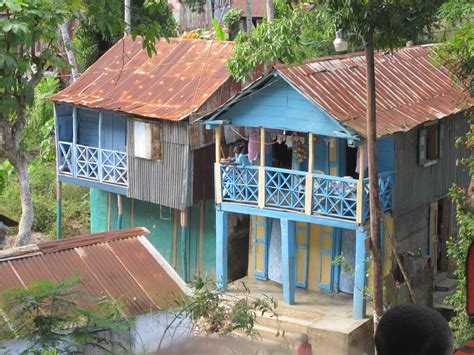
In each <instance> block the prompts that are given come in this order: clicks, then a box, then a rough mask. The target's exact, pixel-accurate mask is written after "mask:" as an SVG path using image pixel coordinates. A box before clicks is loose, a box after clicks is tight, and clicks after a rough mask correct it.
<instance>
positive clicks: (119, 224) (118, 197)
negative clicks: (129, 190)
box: [117, 194, 123, 229]
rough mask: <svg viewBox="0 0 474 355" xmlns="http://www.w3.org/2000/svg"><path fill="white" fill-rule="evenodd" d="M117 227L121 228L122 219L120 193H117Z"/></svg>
mask: <svg viewBox="0 0 474 355" xmlns="http://www.w3.org/2000/svg"><path fill="white" fill-rule="evenodd" d="M117 212H118V213H117V229H122V220H123V206H122V195H120V194H117Z"/></svg>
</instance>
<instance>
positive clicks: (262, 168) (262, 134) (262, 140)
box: [258, 127, 265, 208]
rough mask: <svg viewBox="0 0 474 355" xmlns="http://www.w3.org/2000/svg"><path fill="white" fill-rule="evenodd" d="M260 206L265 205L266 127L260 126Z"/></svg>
mask: <svg viewBox="0 0 474 355" xmlns="http://www.w3.org/2000/svg"><path fill="white" fill-rule="evenodd" d="M258 207H259V208H264V207H265V128H263V127H261V128H260V166H259V167H258Z"/></svg>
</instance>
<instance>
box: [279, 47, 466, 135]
mask: <svg viewBox="0 0 474 355" xmlns="http://www.w3.org/2000/svg"><path fill="white" fill-rule="evenodd" d="M431 47H432V46H430V45H427V46H416V47H410V48H403V49H400V50H398V51H395V52H394V53H393V54H392V53H382V52H380V53H377V54H376V57H375V76H376V92H377V136H378V137H379V138H380V137H383V136H386V135H389V134H393V133H396V132H400V131H408V130H410V129H412V128H414V127H416V126H417V125H419V124H422V123H423V122H426V121H430V120H436V119H440V118H443V117H446V116H449V115H452V114H454V113H457V112H459V111H461V110H463V109H465V108H467V107H471V106H472V101H466V100H465V95H464V94H463V92H462V90H461V89H460V88H458V87H456V86H454V85H453V84H452V82H451V80H450V78H449V74H448V72H447V71H446V70H445V69H444V68H440V67H436V66H434V65H433V64H432V62H431V55H432V54H431ZM276 69H277V71H279V73H280V74H281V75H282V76H283V77H284V78H286V79H287V80H288V81H290V82H291V83H292V84H293V85H294V86H295V87H297V88H298V89H299V90H300V91H302V92H303V93H304V94H305V95H306V96H307V97H309V98H310V99H311V100H313V101H314V102H315V103H316V104H317V105H319V106H320V107H321V108H323V109H324V110H325V111H327V112H328V113H330V114H331V115H332V116H333V117H334V118H336V119H337V120H338V121H340V122H341V123H342V124H343V125H345V126H348V127H351V128H353V129H354V130H355V131H356V132H358V133H359V134H361V135H362V136H365V135H366V86H365V82H366V79H365V77H366V73H365V56H364V55H363V54H361V53H352V54H348V55H339V56H332V57H323V58H318V59H314V60H309V61H306V62H305V63H303V64H301V65H296V66H285V65H280V66H277V67H276Z"/></svg>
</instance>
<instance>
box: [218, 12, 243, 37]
mask: <svg viewBox="0 0 474 355" xmlns="http://www.w3.org/2000/svg"><path fill="white" fill-rule="evenodd" d="M241 17H242V10H240V9H235V8H232V9H230V10H229V11H227V12H226V13H225V15H224V17H223V18H222V22H223V23H224V25H225V27H227V29H228V30H229V37H230V39H232V38H234V37H235V35H236V34H237V31H238V25H239V21H240V18H241Z"/></svg>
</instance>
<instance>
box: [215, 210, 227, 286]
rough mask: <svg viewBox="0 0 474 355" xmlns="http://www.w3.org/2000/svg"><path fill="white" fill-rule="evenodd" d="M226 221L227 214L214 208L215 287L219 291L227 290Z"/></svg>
mask: <svg viewBox="0 0 474 355" xmlns="http://www.w3.org/2000/svg"><path fill="white" fill-rule="evenodd" d="M227 233H228V220H227V212H225V211H222V210H221V209H219V208H216V286H217V288H218V289H220V290H225V289H226V288H227V279H228V269H227V268H228V265H227V253H228V250H227V244H228V234H227Z"/></svg>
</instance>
